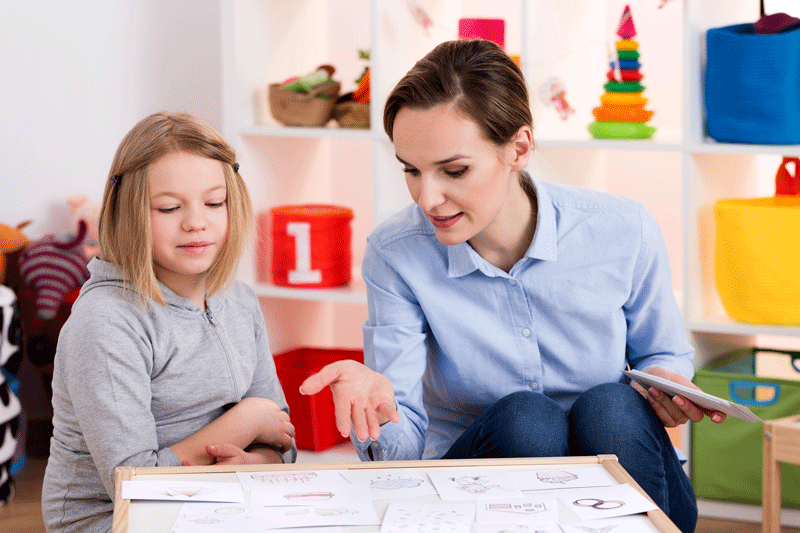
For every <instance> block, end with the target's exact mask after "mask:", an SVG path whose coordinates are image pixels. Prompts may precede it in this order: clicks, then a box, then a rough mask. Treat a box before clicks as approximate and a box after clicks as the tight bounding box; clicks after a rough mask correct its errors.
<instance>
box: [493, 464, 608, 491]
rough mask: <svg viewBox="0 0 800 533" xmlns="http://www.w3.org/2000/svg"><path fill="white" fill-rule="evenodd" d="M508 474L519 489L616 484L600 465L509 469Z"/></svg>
mask: <svg viewBox="0 0 800 533" xmlns="http://www.w3.org/2000/svg"><path fill="white" fill-rule="evenodd" d="M508 476H509V478H511V480H512V481H513V482H515V483H516V484H517V485H518V486H519V488H520V490H553V489H578V488H582V487H609V486H611V485H618V484H619V481H617V480H616V479H615V478H614V476H612V475H611V473H609V471H608V470H606V469H605V468H603V467H602V466H587V467H576V468H569V467H564V468H557V469H547V470H545V469H543V470H535V471H532V470H509V471H508Z"/></svg>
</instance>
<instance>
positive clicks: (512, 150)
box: [506, 126, 533, 171]
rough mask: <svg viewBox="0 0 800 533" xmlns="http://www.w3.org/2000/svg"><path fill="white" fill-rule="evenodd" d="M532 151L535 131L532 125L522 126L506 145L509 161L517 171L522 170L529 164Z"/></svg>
mask: <svg viewBox="0 0 800 533" xmlns="http://www.w3.org/2000/svg"><path fill="white" fill-rule="evenodd" d="M531 152H533V131H531V128H530V126H522V127H521V128H520V129H519V130H518V131H517V134H516V135H515V136H514V138H513V139H511V140H510V141H508V144H507V145H506V155H507V161H508V163H509V164H510V165H511V167H512V168H513V169H514V170H515V171H520V170H522V169H523V168H525V165H527V164H528V159H530V157H531Z"/></svg>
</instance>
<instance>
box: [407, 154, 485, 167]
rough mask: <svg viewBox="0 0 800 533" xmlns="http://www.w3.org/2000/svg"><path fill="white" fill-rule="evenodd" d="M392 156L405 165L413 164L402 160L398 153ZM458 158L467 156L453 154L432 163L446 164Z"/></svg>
mask: <svg viewBox="0 0 800 533" xmlns="http://www.w3.org/2000/svg"><path fill="white" fill-rule="evenodd" d="M394 156H395V157H396V158H397V160H398V161H400V162H401V163H403V164H404V165H406V166H407V167H413V166H414V165H412V164H411V163H407V162H406V161H403V159H402V158H401V157H400V156H399V155H397V154H394ZM459 159H469V157H467V156H465V155H454V156H453V157H448V158H447V159H442V160H441V161H434V162H433V164H434V165H446V164H447V163H452V162H453V161H458V160H459Z"/></svg>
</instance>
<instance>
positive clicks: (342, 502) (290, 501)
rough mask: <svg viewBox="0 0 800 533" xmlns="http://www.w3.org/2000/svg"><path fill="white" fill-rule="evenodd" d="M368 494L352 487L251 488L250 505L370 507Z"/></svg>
mask: <svg viewBox="0 0 800 533" xmlns="http://www.w3.org/2000/svg"><path fill="white" fill-rule="evenodd" d="M371 501H372V500H371V499H370V497H369V492H368V491H365V490H364V489H363V488H362V487H357V486H354V485H338V484H337V485H331V486H328V487H326V486H324V485H313V486H300V487H297V486H281V485H273V486H266V487H253V488H251V489H250V503H253V504H257V505H263V506H265V507H274V506H284V505H312V506H317V505H324V506H326V507H346V506H348V505H350V504H359V505H370V504H371Z"/></svg>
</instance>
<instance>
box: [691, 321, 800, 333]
mask: <svg viewBox="0 0 800 533" xmlns="http://www.w3.org/2000/svg"><path fill="white" fill-rule="evenodd" d="M688 328H689V330H690V331H693V332H698V333H721V334H726V335H777V336H787V337H800V327H787V326H769V325H763V324H745V323H743V322H736V321H734V320H732V319H731V318H728V317H727V316H720V317H711V318H704V319H701V320H695V321H692V322H690V323H689V324H688Z"/></svg>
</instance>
